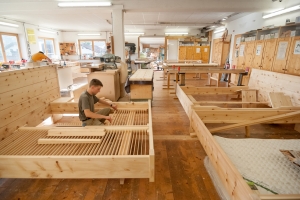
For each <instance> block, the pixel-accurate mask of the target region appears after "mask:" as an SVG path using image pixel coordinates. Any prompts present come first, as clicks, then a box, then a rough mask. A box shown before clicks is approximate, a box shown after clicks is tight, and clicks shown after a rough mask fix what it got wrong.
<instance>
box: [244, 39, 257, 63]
mask: <svg viewBox="0 0 300 200" xmlns="http://www.w3.org/2000/svg"><path fill="white" fill-rule="evenodd" d="M254 47H255V41H251V42H247V44H246V51H245V67H249V68H252V63H253V58H254Z"/></svg>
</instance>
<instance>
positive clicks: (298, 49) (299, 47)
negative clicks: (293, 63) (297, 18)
mask: <svg viewBox="0 0 300 200" xmlns="http://www.w3.org/2000/svg"><path fill="white" fill-rule="evenodd" d="M294 54H300V40H298V41H296V45H295V49H294Z"/></svg>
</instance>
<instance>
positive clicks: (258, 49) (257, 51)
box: [256, 45, 261, 56]
mask: <svg viewBox="0 0 300 200" xmlns="http://www.w3.org/2000/svg"><path fill="white" fill-rule="evenodd" d="M260 53H261V45H257V47H256V55H257V56H260Z"/></svg>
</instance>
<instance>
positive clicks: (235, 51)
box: [231, 35, 241, 76]
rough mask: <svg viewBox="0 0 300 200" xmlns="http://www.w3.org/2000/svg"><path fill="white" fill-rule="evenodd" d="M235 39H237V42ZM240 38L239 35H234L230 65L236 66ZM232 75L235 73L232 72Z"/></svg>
mask: <svg viewBox="0 0 300 200" xmlns="http://www.w3.org/2000/svg"><path fill="white" fill-rule="evenodd" d="M237 40H239V42H238V41H237ZM240 40H241V35H236V36H234V44H233V50H232V62H231V65H235V66H237V62H238V55H239V47H240ZM232 75H235V74H232ZM232 75H231V76H232Z"/></svg>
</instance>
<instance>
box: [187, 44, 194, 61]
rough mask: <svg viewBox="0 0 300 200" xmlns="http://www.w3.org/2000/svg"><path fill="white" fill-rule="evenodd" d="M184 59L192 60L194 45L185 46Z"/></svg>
mask: <svg viewBox="0 0 300 200" xmlns="http://www.w3.org/2000/svg"><path fill="white" fill-rule="evenodd" d="M186 60H194V47H193V46H189V47H186Z"/></svg>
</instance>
